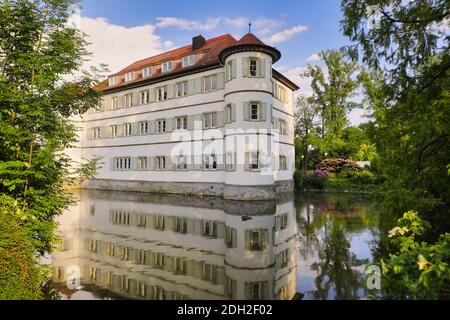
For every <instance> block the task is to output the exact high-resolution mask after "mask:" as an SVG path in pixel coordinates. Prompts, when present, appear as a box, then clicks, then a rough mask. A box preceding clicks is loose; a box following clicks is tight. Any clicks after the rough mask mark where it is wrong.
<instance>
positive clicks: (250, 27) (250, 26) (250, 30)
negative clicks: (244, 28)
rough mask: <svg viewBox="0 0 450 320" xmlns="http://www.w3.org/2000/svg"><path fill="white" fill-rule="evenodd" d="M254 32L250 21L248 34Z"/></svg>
mask: <svg viewBox="0 0 450 320" xmlns="http://www.w3.org/2000/svg"><path fill="white" fill-rule="evenodd" d="M251 32H252V23H251V22H250V21H249V22H248V33H251Z"/></svg>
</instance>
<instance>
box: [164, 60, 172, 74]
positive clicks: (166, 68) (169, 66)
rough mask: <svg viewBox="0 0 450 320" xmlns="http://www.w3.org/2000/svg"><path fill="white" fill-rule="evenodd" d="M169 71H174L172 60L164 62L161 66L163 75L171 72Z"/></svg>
mask: <svg viewBox="0 0 450 320" xmlns="http://www.w3.org/2000/svg"><path fill="white" fill-rule="evenodd" d="M169 71H172V60H171V61H166V62H163V63H162V64H161V72H162V73H165V72H169Z"/></svg>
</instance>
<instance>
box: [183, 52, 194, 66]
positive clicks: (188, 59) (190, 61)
mask: <svg viewBox="0 0 450 320" xmlns="http://www.w3.org/2000/svg"><path fill="white" fill-rule="evenodd" d="M194 64H195V54H191V55H189V56H185V57H183V58H182V59H181V66H182V67H183V68H184V67H189V66H192V65H194Z"/></svg>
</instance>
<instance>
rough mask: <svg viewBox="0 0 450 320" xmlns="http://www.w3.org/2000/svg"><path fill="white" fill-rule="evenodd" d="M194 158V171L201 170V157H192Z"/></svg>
mask: <svg viewBox="0 0 450 320" xmlns="http://www.w3.org/2000/svg"><path fill="white" fill-rule="evenodd" d="M193 157H194V170H202V169H203V157H202V156H200V155H197V156H193Z"/></svg>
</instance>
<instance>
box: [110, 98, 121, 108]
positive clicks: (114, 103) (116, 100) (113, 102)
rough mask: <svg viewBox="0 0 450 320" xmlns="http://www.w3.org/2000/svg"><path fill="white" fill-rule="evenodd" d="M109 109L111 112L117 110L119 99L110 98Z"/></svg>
mask: <svg viewBox="0 0 450 320" xmlns="http://www.w3.org/2000/svg"><path fill="white" fill-rule="evenodd" d="M111 109H113V110H117V109H119V98H118V97H112V98H111Z"/></svg>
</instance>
